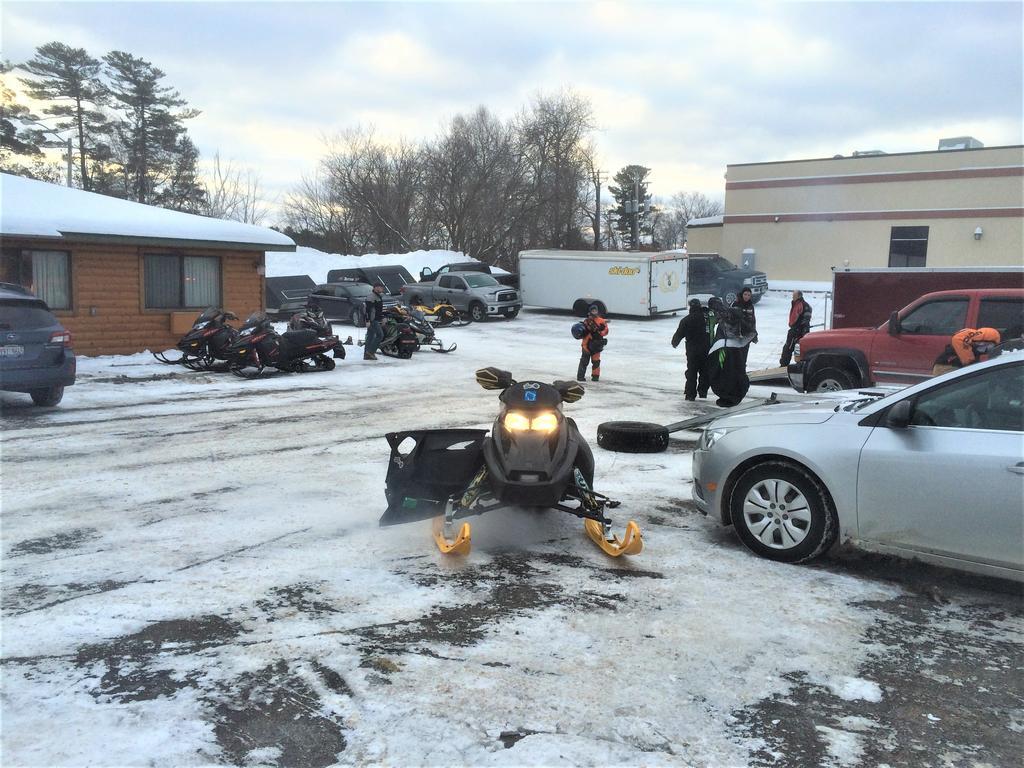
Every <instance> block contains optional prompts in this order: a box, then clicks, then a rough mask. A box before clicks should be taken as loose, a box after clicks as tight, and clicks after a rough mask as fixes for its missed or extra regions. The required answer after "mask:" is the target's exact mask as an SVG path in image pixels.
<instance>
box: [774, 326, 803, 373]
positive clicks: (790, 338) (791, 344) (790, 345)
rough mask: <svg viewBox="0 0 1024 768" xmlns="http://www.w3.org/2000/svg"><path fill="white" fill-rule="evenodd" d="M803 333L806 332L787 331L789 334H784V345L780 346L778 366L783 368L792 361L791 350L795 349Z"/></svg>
mask: <svg viewBox="0 0 1024 768" xmlns="http://www.w3.org/2000/svg"><path fill="white" fill-rule="evenodd" d="M805 333H806V331H804V330H802V329H801V330H797V329H796V328H790V329H789V333H787V334H786V343H785V344H783V345H782V357H780V358H779V365H781V366H782V367H783V368H785V367H786V366H787V365H789V361H790V360H792V359H793V350H794V349H795V348H796V343H797V342H798V341H800V339H802V338H803V336H804V334H805Z"/></svg>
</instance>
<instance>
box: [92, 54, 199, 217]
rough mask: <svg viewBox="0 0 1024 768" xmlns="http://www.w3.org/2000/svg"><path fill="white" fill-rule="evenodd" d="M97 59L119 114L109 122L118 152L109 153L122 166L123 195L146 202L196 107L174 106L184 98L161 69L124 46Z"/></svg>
mask: <svg viewBox="0 0 1024 768" xmlns="http://www.w3.org/2000/svg"><path fill="white" fill-rule="evenodd" d="M103 60H104V61H105V62H106V64H107V74H108V76H109V78H110V85H109V90H110V96H111V99H112V104H114V105H115V106H116V107H117V108H118V109H119V110H120V111H121V112H122V113H123V116H124V120H123V121H122V122H120V123H119V124H118V125H117V126H116V127H115V131H114V133H115V138H116V141H115V145H118V146H119V147H120V151H115V152H114V156H113V160H114V162H116V163H118V164H119V165H121V167H122V176H123V178H124V179H125V181H126V183H127V193H128V197H130V198H131V199H133V200H136V201H138V202H140V203H148V202H152V201H153V200H154V199H155V198H156V195H157V191H158V190H159V188H160V187H161V186H162V185H163V184H164V183H165V182H167V181H168V180H170V179H171V178H172V177H173V176H174V174H175V166H176V162H177V154H178V152H179V151H180V148H181V146H182V144H181V138H182V136H183V134H184V133H185V130H186V129H185V125H184V122H185V121H186V120H189V119H191V118H193V117H195V116H197V115H198V114H199V111H198V110H194V109H183V110H180V111H176V108H177V107H183V106H185V105H186V104H187V102H186V101H185V99H183V98H181V95H180V94H179V93H178V92H177V91H176V90H174V89H173V88H171V87H169V86H166V85H163V84H161V80H163V78H164V77H165V75H164V73H163V72H162V71H161V70H159V69H157V68H156V67H154V66H153V65H152V64H151V63H149V62H148V61H146V60H144V59H141V58H138V57H136V56H132V55H131V54H130V53H125V52H124V51H111V52H110V53H108V54H107V55H106V56H104V57H103ZM190 143H191V142H190ZM192 146H193V148H194V145H192Z"/></svg>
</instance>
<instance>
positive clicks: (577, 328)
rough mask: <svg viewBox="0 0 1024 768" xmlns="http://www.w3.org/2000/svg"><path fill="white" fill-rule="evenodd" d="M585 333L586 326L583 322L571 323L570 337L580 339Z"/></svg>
mask: <svg viewBox="0 0 1024 768" xmlns="http://www.w3.org/2000/svg"><path fill="white" fill-rule="evenodd" d="M586 335H587V326H585V325H584V324H583V323H573V324H572V337H573V338H574V339H582V338H583V337H584V336H586Z"/></svg>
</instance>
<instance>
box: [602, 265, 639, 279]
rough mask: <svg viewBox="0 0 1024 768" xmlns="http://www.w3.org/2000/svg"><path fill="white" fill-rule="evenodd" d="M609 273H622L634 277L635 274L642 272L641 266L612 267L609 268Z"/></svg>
mask: <svg viewBox="0 0 1024 768" xmlns="http://www.w3.org/2000/svg"><path fill="white" fill-rule="evenodd" d="M608 274H609V275H622V276H623V277H632V276H633V275H639V274H640V267H611V268H610V269H609V270H608Z"/></svg>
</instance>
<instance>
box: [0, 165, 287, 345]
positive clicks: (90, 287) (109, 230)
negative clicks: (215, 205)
mask: <svg viewBox="0 0 1024 768" xmlns="http://www.w3.org/2000/svg"><path fill="white" fill-rule="evenodd" d="M294 250H295V243H294V242H293V241H292V240H291V238H289V237H287V236H285V235H282V234H281V233H279V232H275V231H274V230H272V229H267V228H265V227H258V226H253V225H250V224H242V223H239V222H235V221H223V220H220V219H211V218H208V217H205V216H196V215H193V214H188V213H180V212H178V211H170V210H166V209H164V208H156V207H153V206H149V205H142V204H141V203H134V202H131V201H128V200H120V199H118V198H113V197H107V196H104V195H97V194H93V193H91V192H85V191H83V190H79V189H71V188H68V187H61V186H57V185H54V184H48V183H46V182H41V181H35V180H32V179H25V178H21V177H18V176H12V175H9V174H0V281H2V282H9V283H15V284H18V285H22V286H24V287H26V288H28V289H29V290H31V291H32V292H33V293H35V294H36V295H37V296H39V297H40V298H41V299H43V300H44V301H45V302H46V303H47V304H48V305H49V306H50V308H51V309H52V310H53V313H54V314H55V315H56V316H57V317H58V319H59V320H60V321H61V323H62V324H63V325H64V327H65V328H67V329H68V330H69V331H70V332H71V335H72V339H73V342H74V348H75V352H76V353H78V354H83V355H120V354H130V353H133V352H140V351H143V350H146V349H149V350H153V351H157V350H165V349H169V348H171V347H173V346H174V344H175V343H176V342H177V340H178V339H179V338H180V337H181V336H182V335H183V334H184V333H185V332H186V331H187V330H188V329H189V328H191V326H192V323H193V321H194V320H195V318H196V316H197V315H198V314H199V312H201V311H202V310H203V309H204V308H206V307H209V306H220V307H224V308H225V309H228V310H231V311H232V312H234V313H235V314H237V315H238V316H239V317H240V318H243V319H244V318H245V317H246V316H247V315H248V314H249V313H251V312H254V311H256V310H259V309H262V308H263V298H264V274H265V271H266V268H265V254H266V252H267V251H294Z"/></svg>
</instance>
